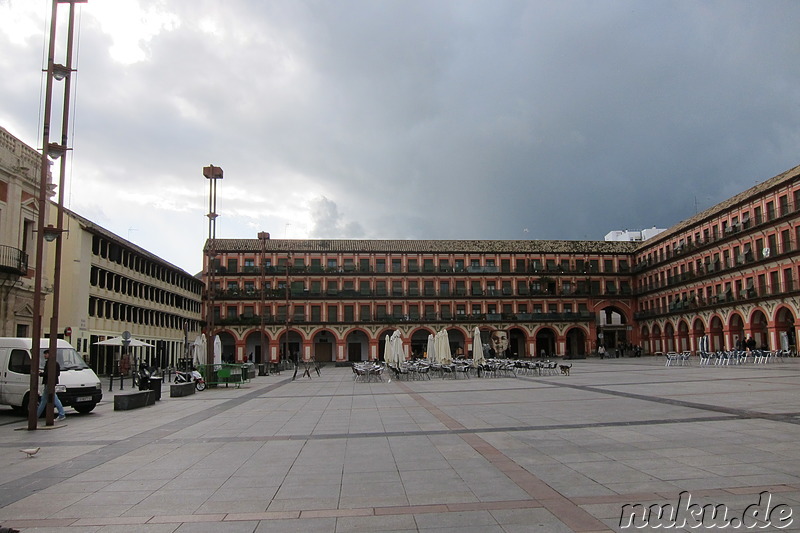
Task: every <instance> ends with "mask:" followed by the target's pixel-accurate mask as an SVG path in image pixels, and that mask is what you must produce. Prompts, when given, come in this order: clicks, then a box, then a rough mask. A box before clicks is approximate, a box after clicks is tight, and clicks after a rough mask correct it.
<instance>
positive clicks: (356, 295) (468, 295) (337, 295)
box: [214, 286, 633, 300]
mask: <svg viewBox="0 0 800 533" xmlns="http://www.w3.org/2000/svg"><path fill="white" fill-rule="evenodd" d="M632 295H633V291H632V289H631V288H630V287H622V288H612V287H607V288H606V289H599V288H598V289H592V288H576V287H574V286H570V287H568V288H557V289H553V290H549V289H548V290H545V289H528V288H527V287H519V288H518V290H517V291H516V292H514V291H512V290H506V289H502V290H501V289H495V290H493V291H489V290H482V289H481V290H473V289H468V290H463V289H455V290H454V291H451V290H444V291H437V290H433V289H425V290H424V291H423V294H422V295H420V291H419V290H418V289H417V290H415V289H411V290H397V289H391V290H387V289H375V290H372V291H367V290H358V291H356V290H345V289H341V290H339V289H327V290H325V291H324V292H323V291H318V290H302V291H299V290H290V291H289V298H290V299H292V300H370V299H375V298H378V299H382V300H386V299H390V300H391V299H414V300H431V299H448V300H451V299H454V300H461V299H466V300H469V299H492V300H503V299H509V300H511V299H517V298H520V297H522V298H534V299H535V298H592V297H604V298H630V297H631V296H632ZM264 298H266V299H267V300H284V299H286V290H285V289H283V288H279V289H267V290H266V291H265V294H264ZM214 299H215V300H259V299H261V292H260V291H258V290H247V289H245V290H241V289H237V288H229V289H217V290H216V291H214Z"/></svg>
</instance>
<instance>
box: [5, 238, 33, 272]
mask: <svg viewBox="0 0 800 533" xmlns="http://www.w3.org/2000/svg"><path fill="white" fill-rule="evenodd" d="M27 272H28V254H26V253H25V252H23V251H22V250H20V249H18V248H14V247H13V246H1V245H0V273H3V274H6V275H8V274H11V275H12V276H17V277H19V276H24V275H25V274H27Z"/></svg>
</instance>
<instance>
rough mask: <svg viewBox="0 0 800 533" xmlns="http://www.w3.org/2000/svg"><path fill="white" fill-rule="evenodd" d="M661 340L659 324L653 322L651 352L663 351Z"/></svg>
mask: <svg viewBox="0 0 800 533" xmlns="http://www.w3.org/2000/svg"><path fill="white" fill-rule="evenodd" d="M661 341H662V339H661V326H659V325H658V324H653V353H659V352H663V351H664V349H663V346H662V343H661Z"/></svg>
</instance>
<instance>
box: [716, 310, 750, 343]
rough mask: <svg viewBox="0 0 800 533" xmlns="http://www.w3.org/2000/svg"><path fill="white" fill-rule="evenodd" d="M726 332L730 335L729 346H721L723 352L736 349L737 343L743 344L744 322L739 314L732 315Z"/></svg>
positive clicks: (744, 335)
mask: <svg viewBox="0 0 800 533" xmlns="http://www.w3.org/2000/svg"><path fill="white" fill-rule="evenodd" d="M728 331H729V335H730V346H729V347H728V346H727V345H726V346H723V348H722V349H723V350H725V349H728V348H736V344H737V342H738V341H742V342H744V339H745V338H746V334H745V331H744V320H742V315H740V314H739V313H733V314H732V315H731V318H730V320H729V321H728Z"/></svg>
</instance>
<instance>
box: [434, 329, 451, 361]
mask: <svg viewBox="0 0 800 533" xmlns="http://www.w3.org/2000/svg"><path fill="white" fill-rule="evenodd" d="M436 335H437V337H438V342H437V344H436V358H437V359H438V360H439V362H440V363H441V364H443V365H449V364H451V363H452V362H453V357H452V356H451V354H450V338H449V337H448V336H447V330H445V329H443V330H441V331H440V332H439V333H437V334H436Z"/></svg>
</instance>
